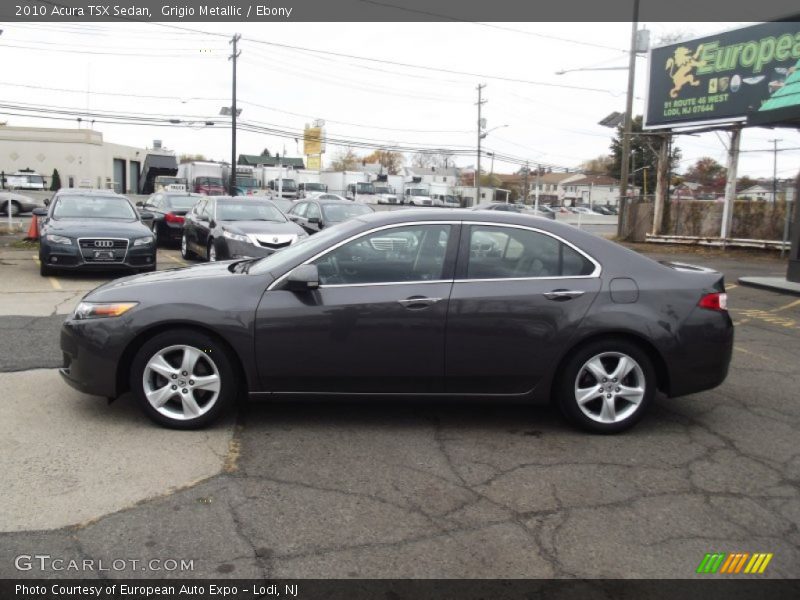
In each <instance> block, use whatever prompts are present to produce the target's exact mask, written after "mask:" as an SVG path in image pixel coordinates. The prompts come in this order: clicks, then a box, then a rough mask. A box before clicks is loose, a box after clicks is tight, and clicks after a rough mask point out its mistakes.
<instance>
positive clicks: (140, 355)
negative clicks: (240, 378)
mask: <svg viewBox="0 0 800 600" xmlns="http://www.w3.org/2000/svg"><path fill="white" fill-rule="evenodd" d="M130 384H131V390H132V391H133V394H134V396H135V397H136V400H137V401H138V403H139V405H140V407H141V408H142V410H143V411H144V413H145V414H146V415H147V416H148V417H150V418H151V419H152V420H153V421H155V422H156V423H158V424H159V425H163V426H165V427H171V428H173V429H198V428H200V427H205V426H206V425H208V424H209V423H211V422H213V421H215V420H216V419H218V418H219V417H220V416H221V415H222V414H223V413H224V412H225V411H226V410H227V409H228V408H229V407H230V406H231V405H232V404H233V403H234V401H235V398H236V395H237V388H238V383H237V377H236V370H235V369H234V366H233V362H232V359H231V357H230V356H229V354H228V352H227V350H226V349H225V347H224V346H222V345H221V344H220V343H219V342H217V341H216V340H214V339H213V338H211V337H210V336H208V335H205V334H203V333H199V332H195V331H191V330H188V329H175V330H172V331H167V332H164V333H161V334H159V335H157V336H155V337H154V338H152V339H150V340H148V341H147V342H145V344H144V345H143V346H142V347H141V349H140V350H139V352H137V353H136V356H135V358H134V359H133V364H132V368H131V381H130Z"/></svg>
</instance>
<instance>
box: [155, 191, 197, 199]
mask: <svg viewBox="0 0 800 600" xmlns="http://www.w3.org/2000/svg"><path fill="white" fill-rule="evenodd" d="M156 194H164V195H165V196H193V197H195V198H202V197H203V196H204V194H198V193H196V192H181V191H179V190H169V191H168V192H165V191H162V192H156Z"/></svg>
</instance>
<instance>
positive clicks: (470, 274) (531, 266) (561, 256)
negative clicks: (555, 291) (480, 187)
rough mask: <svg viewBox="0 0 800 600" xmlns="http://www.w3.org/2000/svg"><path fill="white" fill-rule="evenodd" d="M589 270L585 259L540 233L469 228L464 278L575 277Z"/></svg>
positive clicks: (521, 230) (588, 263)
mask: <svg viewBox="0 0 800 600" xmlns="http://www.w3.org/2000/svg"><path fill="white" fill-rule="evenodd" d="M593 271H594V264H593V263H592V262H591V261H590V260H589V259H587V258H586V257H585V256H583V255H582V254H580V253H579V252H577V251H575V250H574V249H573V248H571V247H569V246H568V245H566V244H564V243H563V242H561V241H559V240H557V239H556V238H554V237H551V236H549V235H546V234H544V233H539V232H537V231H531V230H529V229H517V228H512V227H498V226H490V225H473V226H472V227H470V234H469V260H468V261H467V278H468V279H509V278H521V277H579V276H585V275H591V274H592V272H593Z"/></svg>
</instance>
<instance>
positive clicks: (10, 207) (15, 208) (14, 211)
mask: <svg viewBox="0 0 800 600" xmlns="http://www.w3.org/2000/svg"><path fill="white" fill-rule="evenodd" d="M9 211H11V216H12V217H16V216H17V215H18V214H19V211H20V206H19V204H17V203H16V202H13V201H12V200H9V201H8V202H6V203H5V205H4V206H3V214H5V215H8V213H9Z"/></svg>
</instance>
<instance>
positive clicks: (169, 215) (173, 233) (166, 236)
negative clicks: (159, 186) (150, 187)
mask: <svg viewBox="0 0 800 600" xmlns="http://www.w3.org/2000/svg"><path fill="white" fill-rule="evenodd" d="M202 198H205V196H203V195H202V194H190V193H189V192H156V193H155V194H153V195H151V196H150V197H149V198H148V199H147V201H146V202H145V203H144V204H143V205H142V210H144V211H147V212H149V213H152V214H153V223H152V225H151V227H152V229H153V233H154V234H155V236H156V244H158V245H159V246H163V245H167V244H174V245H177V244H180V243H181V237H182V236H183V219H184V216H185V215H186V213H187V212H189V211H190V210H192V207H193V206H194V205H195V204H197V203H198V202H199V201H200V200H201V199H202Z"/></svg>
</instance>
